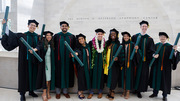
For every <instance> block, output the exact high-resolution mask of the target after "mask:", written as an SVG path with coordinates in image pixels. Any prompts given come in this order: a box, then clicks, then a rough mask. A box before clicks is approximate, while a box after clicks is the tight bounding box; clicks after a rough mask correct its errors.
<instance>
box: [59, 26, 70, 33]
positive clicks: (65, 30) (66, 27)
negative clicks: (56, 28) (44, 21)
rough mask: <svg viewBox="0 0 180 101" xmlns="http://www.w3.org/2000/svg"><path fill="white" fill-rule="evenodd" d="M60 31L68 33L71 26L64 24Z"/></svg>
mask: <svg viewBox="0 0 180 101" xmlns="http://www.w3.org/2000/svg"><path fill="white" fill-rule="evenodd" d="M60 29H61V30H62V32H64V33H66V32H67V31H68V29H69V26H68V25H67V24H62V25H61V26H60Z"/></svg>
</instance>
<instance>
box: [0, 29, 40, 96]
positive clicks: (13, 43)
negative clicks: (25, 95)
mask: <svg viewBox="0 0 180 101" xmlns="http://www.w3.org/2000/svg"><path fill="white" fill-rule="evenodd" d="M21 37H23V38H24V39H25V40H27V37H26V35H25V34H24V33H17V34H15V33H13V32H11V31H9V36H7V35H6V34H5V35H3V37H2V41H1V44H2V46H3V47H4V48H5V49H6V50H7V51H11V50H13V49H15V48H16V47H18V46H19V52H18V53H19V55H18V92H26V91H29V90H35V89H36V87H35V86H36V76H37V67H38V60H37V59H36V58H35V57H34V55H32V65H33V66H32V68H31V71H32V84H31V86H32V89H30V84H29V83H30V81H29V68H28V60H27V48H26V46H25V45H24V44H23V43H22V42H21V41H20V39H19V38H21ZM38 37H39V36H38ZM38 39H39V38H38ZM35 47H36V46H35ZM35 47H34V48H35Z"/></svg>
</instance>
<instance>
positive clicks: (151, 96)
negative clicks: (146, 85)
mask: <svg viewBox="0 0 180 101" xmlns="http://www.w3.org/2000/svg"><path fill="white" fill-rule="evenodd" d="M149 97H150V98H153V97H157V95H156V94H152V95H150V96H149Z"/></svg>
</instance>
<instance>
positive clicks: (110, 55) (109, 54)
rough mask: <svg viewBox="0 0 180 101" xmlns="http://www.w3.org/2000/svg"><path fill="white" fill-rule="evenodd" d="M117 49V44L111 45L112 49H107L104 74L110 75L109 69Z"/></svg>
mask: <svg viewBox="0 0 180 101" xmlns="http://www.w3.org/2000/svg"><path fill="white" fill-rule="evenodd" d="M116 49H117V44H116V43H115V42H112V43H111V46H110V47H107V53H106V64H105V66H104V74H106V75H108V67H109V64H110V62H111V61H112V58H113V55H114V54H115V52H116Z"/></svg>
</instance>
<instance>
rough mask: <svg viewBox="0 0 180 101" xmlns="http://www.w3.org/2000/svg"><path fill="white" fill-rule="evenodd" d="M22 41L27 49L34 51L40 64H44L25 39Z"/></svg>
mask: <svg viewBox="0 0 180 101" xmlns="http://www.w3.org/2000/svg"><path fill="white" fill-rule="evenodd" d="M20 40H21V41H22V43H23V44H24V45H25V46H26V47H27V49H30V50H32V52H33V55H34V56H35V57H36V58H37V59H38V60H39V62H42V61H43V59H42V58H41V57H40V56H39V55H38V54H37V53H36V52H35V51H34V50H33V49H32V47H31V46H30V45H29V44H28V43H27V42H26V41H25V40H24V38H23V37H21V38H20Z"/></svg>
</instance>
